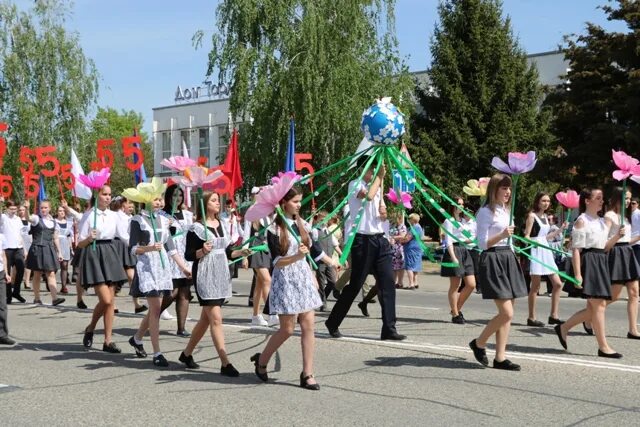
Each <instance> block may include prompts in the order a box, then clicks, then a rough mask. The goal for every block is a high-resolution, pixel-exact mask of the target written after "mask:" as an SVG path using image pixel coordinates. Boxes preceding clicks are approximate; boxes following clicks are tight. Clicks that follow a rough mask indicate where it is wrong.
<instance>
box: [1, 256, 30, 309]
mask: <svg viewBox="0 0 640 427" xmlns="http://www.w3.org/2000/svg"><path fill="white" fill-rule="evenodd" d="M4 253H5V255H6V256H7V265H6V271H7V274H9V275H11V269H12V268H13V267H15V268H16V278H15V280H14V281H13V282H14V283H13V290H12V289H11V286H10V284H7V290H6V293H7V298H8V297H9V296H11V295H20V286H22V278H23V277H24V249H5V250H4ZM0 295H1V294H0Z"/></svg>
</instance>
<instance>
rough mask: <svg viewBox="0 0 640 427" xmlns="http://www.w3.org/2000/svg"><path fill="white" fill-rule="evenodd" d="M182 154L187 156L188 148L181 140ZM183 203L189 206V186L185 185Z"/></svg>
mask: <svg viewBox="0 0 640 427" xmlns="http://www.w3.org/2000/svg"><path fill="white" fill-rule="evenodd" d="M182 155H183V156H184V157H186V158H189V150H187V143H186V142H185V141H184V139H183V140H182ZM184 204H185V205H186V206H187V208H191V188H190V187H187V188H186V189H185V192H184Z"/></svg>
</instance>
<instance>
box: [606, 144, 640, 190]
mask: <svg viewBox="0 0 640 427" xmlns="http://www.w3.org/2000/svg"><path fill="white" fill-rule="evenodd" d="M611 154H612V156H613V162H614V163H615V164H616V166H617V167H618V169H617V170H615V171H613V177H614V178H615V179H617V180H618V181H622V180H625V179H627V178H632V177H634V176H635V175H640V165H639V163H640V161H638V159H636V158H634V157H631V156H630V155H628V154H627V153H625V152H624V151H616V150H611ZM635 178H636V179H634V181H636V182H638V179H640V177H635Z"/></svg>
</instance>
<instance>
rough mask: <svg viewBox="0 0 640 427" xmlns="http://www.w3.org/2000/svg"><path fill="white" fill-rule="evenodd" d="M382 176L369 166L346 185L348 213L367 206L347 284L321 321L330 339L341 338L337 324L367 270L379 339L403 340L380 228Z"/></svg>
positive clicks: (382, 172)
mask: <svg viewBox="0 0 640 427" xmlns="http://www.w3.org/2000/svg"><path fill="white" fill-rule="evenodd" d="M366 161H367V159H366V158H361V159H360V160H359V161H358V166H359V167H363V166H364V165H365V163H366ZM385 173H386V168H385V167H384V165H382V166H381V167H380V169H379V170H378V173H377V175H376V176H375V177H374V176H373V174H374V170H373V166H372V167H370V168H368V170H367V171H366V172H365V174H364V176H363V178H364V179H363V180H362V181H361V180H357V179H356V180H353V181H351V182H350V183H349V194H352V195H353V196H352V197H350V198H349V202H348V203H349V211H350V212H358V211H359V209H360V207H361V206H362V203H364V202H365V200H364V199H365V197H366V199H367V203H366V205H365V207H364V211H363V214H362V218H361V221H360V224H359V227H358V230H357V231H356V236H355V241H354V243H353V246H352V250H351V276H350V282H349V285H348V286H345V287H344V289H342V292H341V294H340V298H338V301H337V302H336V304H335V305H334V306H333V310H331V314H330V315H329V318H328V319H327V321H326V322H325V325H326V327H327V329H328V331H329V334H330V335H331V336H332V337H334V338H340V337H341V336H342V334H341V333H340V330H339V327H340V324H341V323H342V320H344V318H345V316H346V315H347V312H348V311H349V308H350V307H351V304H353V300H354V299H355V297H356V295H358V292H360V289H361V288H362V284H363V283H364V281H365V280H366V278H367V275H368V274H369V272H370V271H372V272H373V275H374V276H375V278H376V283H377V285H378V300H379V302H380V306H381V308H382V331H381V333H380V339H382V340H404V339H405V338H406V336H405V335H401V334H399V333H398V332H397V331H396V288H395V281H394V274H393V268H392V264H391V261H392V256H393V252H392V250H391V245H390V244H389V241H388V240H387V238H386V237H385V236H384V230H383V228H382V221H383V220H384V218H386V215H387V211H386V207H385V206H384V204H383V203H382V191H381V188H380V186H381V185H382V181H383V179H384V175H385Z"/></svg>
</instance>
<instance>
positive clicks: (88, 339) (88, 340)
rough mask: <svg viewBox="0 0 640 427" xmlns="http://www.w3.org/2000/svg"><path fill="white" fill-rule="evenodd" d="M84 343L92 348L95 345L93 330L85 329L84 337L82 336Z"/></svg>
mask: <svg viewBox="0 0 640 427" xmlns="http://www.w3.org/2000/svg"><path fill="white" fill-rule="evenodd" d="M82 345H83V346H84V347H85V348H91V346H92V345H93V331H87V330H86V329H85V330H84V337H82Z"/></svg>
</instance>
